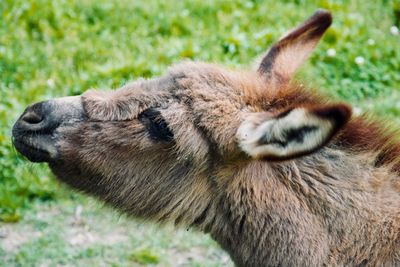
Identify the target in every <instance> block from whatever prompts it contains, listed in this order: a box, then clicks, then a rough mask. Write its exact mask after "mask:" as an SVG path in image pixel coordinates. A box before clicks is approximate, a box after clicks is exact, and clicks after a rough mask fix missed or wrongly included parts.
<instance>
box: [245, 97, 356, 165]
mask: <svg viewBox="0 0 400 267" xmlns="http://www.w3.org/2000/svg"><path fill="white" fill-rule="evenodd" d="M350 116H351V108H350V107H349V106H347V105H345V104H336V105H322V106H310V107H296V108H292V109H288V110H285V111H283V112H280V113H278V114H271V113H266V112H261V113H252V114H249V116H248V118H246V119H245V120H244V121H243V123H242V124H241V126H240V127H239V129H238V131H237V138H238V143H239V146H240V147H241V149H242V150H243V151H244V152H246V153H247V154H248V155H250V156H252V157H254V158H262V159H269V160H284V159H290V158H294V157H299V156H302V155H306V154H310V153H312V152H314V151H316V150H317V149H319V148H320V147H322V146H323V145H325V144H326V143H327V142H329V140H330V139H331V138H332V137H333V136H334V135H335V134H336V133H337V132H338V131H339V130H340V129H341V128H342V127H343V126H344V125H345V123H346V122H347V121H348V120H349V119H350Z"/></svg>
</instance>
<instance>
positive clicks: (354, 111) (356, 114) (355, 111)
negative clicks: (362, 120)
mask: <svg viewBox="0 0 400 267" xmlns="http://www.w3.org/2000/svg"><path fill="white" fill-rule="evenodd" d="M362 112H363V111H362V109H361V108H359V107H353V114H354V115H355V116H359V115H361V113H362Z"/></svg>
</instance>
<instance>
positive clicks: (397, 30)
mask: <svg viewBox="0 0 400 267" xmlns="http://www.w3.org/2000/svg"><path fill="white" fill-rule="evenodd" d="M390 33H391V34H393V35H399V33H400V31H399V28H397V26H394V25H393V26H392V27H390Z"/></svg>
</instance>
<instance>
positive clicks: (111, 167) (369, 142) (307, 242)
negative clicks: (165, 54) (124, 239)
mask: <svg viewBox="0 0 400 267" xmlns="http://www.w3.org/2000/svg"><path fill="white" fill-rule="evenodd" d="M329 25H330V14H329V13H326V12H323V11H320V12H317V13H316V14H314V16H313V17H311V18H310V20H308V21H307V22H306V23H305V24H303V25H302V26H300V27H298V28H296V29H295V30H294V32H292V33H289V35H287V36H288V37H289V39H288V38H286V37H284V38H283V39H281V41H279V42H278V43H277V44H276V45H275V46H274V47H273V48H272V50H270V53H271V51H272V53H273V54H272V55H271V54H270V53H269V54H267V56H265V57H264V59H263V61H262V63H261V66H260V69H259V71H258V73H255V72H238V71H231V70H226V69H223V68H221V67H219V66H216V65H211V64H205V63H199V62H196V63H194V62H185V63H182V64H180V65H177V66H174V67H172V68H171V69H170V70H169V71H168V73H167V74H166V75H164V76H163V77H161V78H156V79H153V80H148V81H140V82H135V83H133V84H130V85H127V86H125V87H123V88H121V89H119V90H118V91H115V92H98V91H88V92H86V93H85V94H83V96H82V105H83V108H84V111H85V112H84V113H85V118H84V119H82V120H79V121H77V122H75V123H74V124H69V125H65V126H62V127H59V128H58V129H57V130H56V136H57V140H58V141H57V148H58V151H59V156H58V157H57V159H54V160H49V161H50V162H49V164H50V167H51V169H52V170H53V172H54V173H55V174H56V176H57V177H58V178H59V179H61V180H62V181H64V182H66V183H67V184H69V185H71V186H72V187H74V188H77V189H79V190H83V191H85V192H87V193H90V194H93V195H96V196H98V197H99V198H101V199H103V200H105V201H106V202H107V203H110V204H112V205H113V206H115V207H117V208H118V209H120V210H122V211H125V212H127V213H128V214H130V215H132V216H135V217H139V218H145V219H149V220H152V221H158V222H173V223H175V224H176V225H179V226H185V227H194V228H196V229H199V230H201V231H203V232H205V233H210V234H211V236H212V237H213V238H214V239H215V240H216V241H217V242H218V243H219V244H221V246H222V247H223V248H224V249H225V250H226V251H227V252H228V253H229V254H230V255H231V257H232V259H233V261H234V262H235V264H236V265H237V266H257V267H258V266H395V265H400V255H399V249H400V239H399V233H400V193H399V190H400V182H399V181H400V178H399V171H400V165H399V158H400V157H399V152H400V145H399V144H398V143H395V142H394V141H392V140H393V136H394V135H392V134H385V133H384V130H383V128H382V127H380V126H378V125H377V124H376V123H374V122H371V121H370V120H368V119H366V118H364V117H355V118H353V119H351V120H350V121H349V122H348V123H347V124H346V122H347V120H348V118H349V116H350V111H349V110H348V108H347V107H346V106H343V105H336V104H329V105H326V104H327V103H328V102H329V101H328V100H327V99H325V98H324V97H321V96H319V95H318V94H316V93H313V92H312V91H309V90H307V89H304V88H303V87H301V86H297V85H296V84H294V83H292V82H290V78H291V76H292V75H293V73H294V71H295V70H296V69H297V67H298V66H299V65H300V64H301V63H302V62H303V61H304V60H305V59H306V58H307V56H308V54H309V53H310V52H311V51H312V49H313V48H314V46H315V45H316V43H317V41H318V39H319V38H320V36H321V35H322V34H323V32H324V31H325V30H326V28H327V27H328V26H329ZM310 27H311V28H310ZM310 29H311V30H310ZM277 47H279V49H277ZM293 56H295V57H293ZM292 64H294V65H296V66H294V67H293V66H292ZM316 105H317V106H319V107H324V108H322V109H321V108H318V109H315V107H316ZM299 107H304V110H305V112H311V111H310V110H314V111H312V112H311V113H310V114H311V115H310V116H316V121H318V120H321V121H322V123H327V124H326V125H330V126H329V127H332V130H331V131H328V132H327V134H326V136H325V137H324V138H325V139H324V140H322V141H321V142H323V143H321V145H322V144H326V142H327V141H329V139H330V138H331V133H334V132H337V131H338V133H337V134H336V135H335V136H334V137H333V139H332V140H331V141H330V142H329V143H328V144H326V145H324V146H323V147H322V148H320V145H319V144H315V145H314V146H313V147H312V149H311V148H310V149H308V150H304V151H303V152H304V153H302V154H307V155H305V156H299V155H297V154H293V155H289V157H287V158H292V159H290V160H278V161H276V160H275V161H271V160H268V159H267V158H263V157H261V159H256V158H252V157H251V156H250V155H249V154H248V153H245V152H244V151H243V150H242V149H241V148H240V146H239V143H240V141H238V139H237V131H238V128H239V127H240V126H241V125H242V123H243V122H244V121H246V120H248V119H249V118H250V117H251V116H250V114H255V113H257V112H259V113H258V114H259V118H263V117H262V116H265V119H264V120H263V122H264V121H265V122H266V123H268V122H269V120H270V119H275V120H277V121H278V120H279V119H280V118H285V117H286V116H287V115H288V114H290V112H291V111H293V110H297V109H298V108H299ZM296 108H297V109H296ZM149 109H151V112H152V113H151V114H155V115H154V116H155V118H152V117H146V118H144V119H145V121H146V123H143V121H144V119H143V116H148V115H146V114H150V113H143V112H144V111H146V110H147V111H148V110H149ZM316 110H317V111H316ZM313 112H314V113H313ZM317 113H318V114H317ZM143 114H144V115H143ZM276 114H278V115H276ZM313 114H314V115H313ZM315 114H317V115H315ZM321 114H322V115H321ZM332 114H334V115H332ZM260 116H261V117H260ZM307 116H308V115H307ZM139 118H141V119H139ZM162 123H164V124H162ZM254 123H255V122H254ZM260 125H261V122H257V123H255V127H256V128H255V129H258V128H257V127H259V126H260ZM266 125H267V126H268V124H266ZM324 125H325V124H324ZM267 126H266V127H267ZM166 127H167V128H166ZM282 127H285V126H282ZM327 127H328V126H327ZM273 129H275V128H273ZM286 130H287V129H286ZM289 130H293V129H289ZM303 130H304V131H303V132H304V135H303V134H302V135H301V138H303V137H304V138H305V139H307V134H308V133H307V131H308V130H309V131H311V130H310V128H304V129H303ZM164 132H166V133H168V134H172V135H173V138H172V139H168V138H165V136H164V135H163V134H161V133H164ZM249 134H250V135H251V134H252V132H249ZM297 134H298V135H300V133H299V132H297ZM285 136H286V137H287V136H290V135H289V134H288V132H286V135H285ZM245 137H246V136H245ZM163 138H164V139H163ZM295 138H299V136H295ZM284 141H285V140H284ZM289 141H290V140H289ZM311 141H312V140H311ZM325 141H326V142H325ZM300 152H301V151H300Z"/></svg>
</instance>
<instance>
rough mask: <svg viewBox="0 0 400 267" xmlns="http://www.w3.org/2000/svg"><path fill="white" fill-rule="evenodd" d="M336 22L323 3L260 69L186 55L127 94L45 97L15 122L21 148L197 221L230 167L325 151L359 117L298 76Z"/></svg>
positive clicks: (102, 190) (90, 183) (92, 186)
mask: <svg viewBox="0 0 400 267" xmlns="http://www.w3.org/2000/svg"><path fill="white" fill-rule="evenodd" d="M330 24H331V15H330V14H329V13H328V12H326V11H317V12H316V13H315V14H313V15H312V16H311V17H310V18H309V19H308V20H307V21H305V22H304V23H303V24H302V25H300V26H299V27H297V28H295V29H294V30H292V31H290V32H289V33H288V34H286V35H285V36H283V37H282V38H281V39H280V40H279V41H278V42H277V43H276V44H274V45H273V46H272V47H271V49H270V50H269V51H268V52H267V53H266V55H265V56H264V57H263V59H262V61H261V64H260V66H259V69H258V71H257V72H250V71H249V72H239V71H231V70H225V69H223V68H220V67H218V66H216V65H211V64H205V63H198V62H196V63H194V62H185V63H182V64H180V65H177V66H174V67H172V68H171V69H170V70H169V71H168V72H167V74H165V75H164V76H162V77H160V78H155V79H151V80H145V81H137V82H134V83H132V84H128V85H126V86H124V87H122V88H120V89H118V90H116V91H109V92H102V91H94V90H90V91H87V92H85V93H84V94H82V95H81V96H75V97H64V98H59V99H54V100H49V101H46V102H40V103H36V104H33V105H32V106H30V107H28V108H27V109H26V110H25V112H24V113H23V114H22V115H21V117H20V118H19V119H18V121H17V122H16V124H15V126H14V128H13V139H14V144H15V147H16V148H17V149H18V151H20V152H21V153H22V154H23V155H25V156H26V157H27V158H28V159H30V160H31V161H34V162H48V163H49V165H50V167H51V169H52V171H53V172H54V173H55V175H56V176H57V177H58V178H59V179H61V180H63V181H65V182H66V183H68V184H70V185H72V186H73V187H75V188H77V189H80V190H83V191H85V192H88V193H92V194H94V195H98V196H100V197H101V198H103V199H104V200H106V201H107V202H109V203H111V204H113V205H115V206H117V207H119V208H120V209H122V210H125V211H127V212H129V213H131V214H134V215H136V216H139V217H146V218H153V219H157V220H167V219H172V220H175V222H179V221H184V222H187V223H190V222H193V218H198V217H199V215H200V214H198V213H199V212H200V211H202V210H204V209H205V206H207V205H208V203H210V200H211V199H212V198H213V194H214V193H213V192H214V190H219V189H218V181H216V180H218V175H221V171H220V170H221V167H222V166H228V165H240V164H245V163H247V162H251V161H254V160H260V159H261V160H263V161H264V162H265V164H268V162H270V161H273V160H289V159H293V158H296V157H300V156H302V155H306V154H310V153H313V152H315V151H317V149H318V148H320V147H322V146H324V145H325V144H326V143H327V142H328V141H329V140H330V139H331V138H332V136H333V135H334V134H335V133H336V132H337V131H338V130H339V129H340V128H341V127H342V126H343V125H344V124H345V123H346V122H347V120H348V119H349V117H350V114H351V110H350V108H349V107H348V106H347V105H344V104H328V103H326V102H325V101H324V100H322V98H320V97H317V96H316V95H315V94H314V93H311V92H309V91H307V90H304V89H302V88H301V87H299V86H296V85H294V84H293V83H292V82H291V78H292V76H293V75H294V73H295V72H296V70H297V69H298V68H299V66H300V65H301V64H302V63H303V62H304V61H305V60H306V59H307V57H308V56H309V54H310V53H311V52H312V50H313V49H314V47H315V46H316V44H317V42H318V41H319V39H320V38H321V36H322V35H323V33H324V32H325V30H326V29H327V28H328V27H329V26H330ZM177 210H179V212H177Z"/></svg>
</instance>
